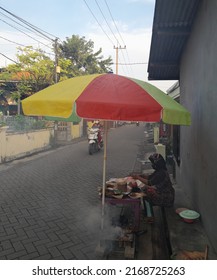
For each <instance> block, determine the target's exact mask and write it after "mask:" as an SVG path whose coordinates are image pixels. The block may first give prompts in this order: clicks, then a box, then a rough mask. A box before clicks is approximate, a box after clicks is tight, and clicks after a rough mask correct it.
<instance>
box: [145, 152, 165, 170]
mask: <svg viewBox="0 0 217 280" xmlns="http://www.w3.org/2000/svg"><path fill="white" fill-rule="evenodd" d="M149 160H150V161H151V163H152V167H153V168H154V169H155V170H159V169H165V170H167V167H166V161H165V160H164V158H163V157H162V155H161V154H153V155H151V156H150V157H149Z"/></svg>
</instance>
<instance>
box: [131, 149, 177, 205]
mask: <svg viewBox="0 0 217 280" xmlns="http://www.w3.org/2000/svg"><path fill="white" fill-rule="evenodd" d="M149 160H150V161H151V163H152V168H153V169H154V170H155V171H154V172H153V173H152V174H151V175H149V176H147V175H133V176H132V177H133V179H136V180H139V181H141V182H142V183H144V184H145V187H144V193H145V196H144V199H145V200H147V201H148V202H149V203H150V204H151V205H152V206H154V205H158V206H163V207H171V206H172V205H173V203H174V197H175V190H174V188H173V186H172V182H171V180H170V176H169V173H168V171H167V167H166V162H165V160H164V158H163V157H162V155H161V154H153V155H151V156H150V157H149Z"/></svg>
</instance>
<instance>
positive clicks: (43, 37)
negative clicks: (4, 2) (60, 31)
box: [0, 12, 47, 40]
mask: <svg viewBox="0 0 217 280" xmlns="http://www.w3.org/2000/svg"><path fill="white" fill-rule="evenodd" d="M0 14H1V15H2V16H4V17H6V18H8V19H9V20H11V21H13V22H15V23H16V24H18V25H20V26H22V27H24V28H25V29H27V30H29V31H30V32H31V33H33V34H36V35H37V36H39V37H41V38H42V39H45V38H46V37H45V36H42V35H41V34H37V33H36V32H35V31H33V30H31V29H30V28H28V27H26V26H24V25H23V24H21V23H19V22H17V21H16V20H14V19H12V18H10V17H9V16H7V15H5V14H3V13H1V12H0ZM46 40H47V38H46Z"/></svg>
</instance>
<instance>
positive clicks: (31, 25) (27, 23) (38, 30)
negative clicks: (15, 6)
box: [0, 6, 56, 42]
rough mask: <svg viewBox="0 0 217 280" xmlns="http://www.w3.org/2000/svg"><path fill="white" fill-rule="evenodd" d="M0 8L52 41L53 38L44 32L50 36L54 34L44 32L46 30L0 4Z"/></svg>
mask: <svg viewBox="0 0 217 280" xmlns="http://www.w3.org/2000/svg"><path fill="white" fill-rule="evenodd" d="M0 9H1V10H3V11H5V12H6V13H8V14H10V15H11V16H13V17H15V18H16V19H18V20H20V21H21V22H23V23H25V24H26V25H27V26H29V27H31V28H32V29H33V30H35V31H36V32H38V33H40V34H41V35H43V36H44V37H46V38H47V39H49V40H50V41H52V42H53V41H54V39H52V38H50V37H49V36H47V35H46V34H49V35H50V36H52V37H54V38H56V36H54V35H52V34H50V33H48V32H46V31H44V30H42V29H40V28H38V27H36V26H35V25H33V24H31V23H29V22H28V21H26V20H24V19H22V18H21V17H19V16H16V15H15V14H13V13H11V12H9V11H8V10H6V9H4V8H3V7H1V6H0ZM44 33H46V34H44Z"/></svg>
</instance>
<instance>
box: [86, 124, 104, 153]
mask: <svg viewBox="0 0 217 280" xmlns="http://www.w3.org/2000/svg"><path fill="white" fill-rule="evenodd" d="M102 148H103V140H102V135H101V131H100V129H99V128H98V127H97V128H90V129H89V130H88V151H89V155H92V154H93V153H96V152H98V151H100V149H102Z"/></svg>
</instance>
